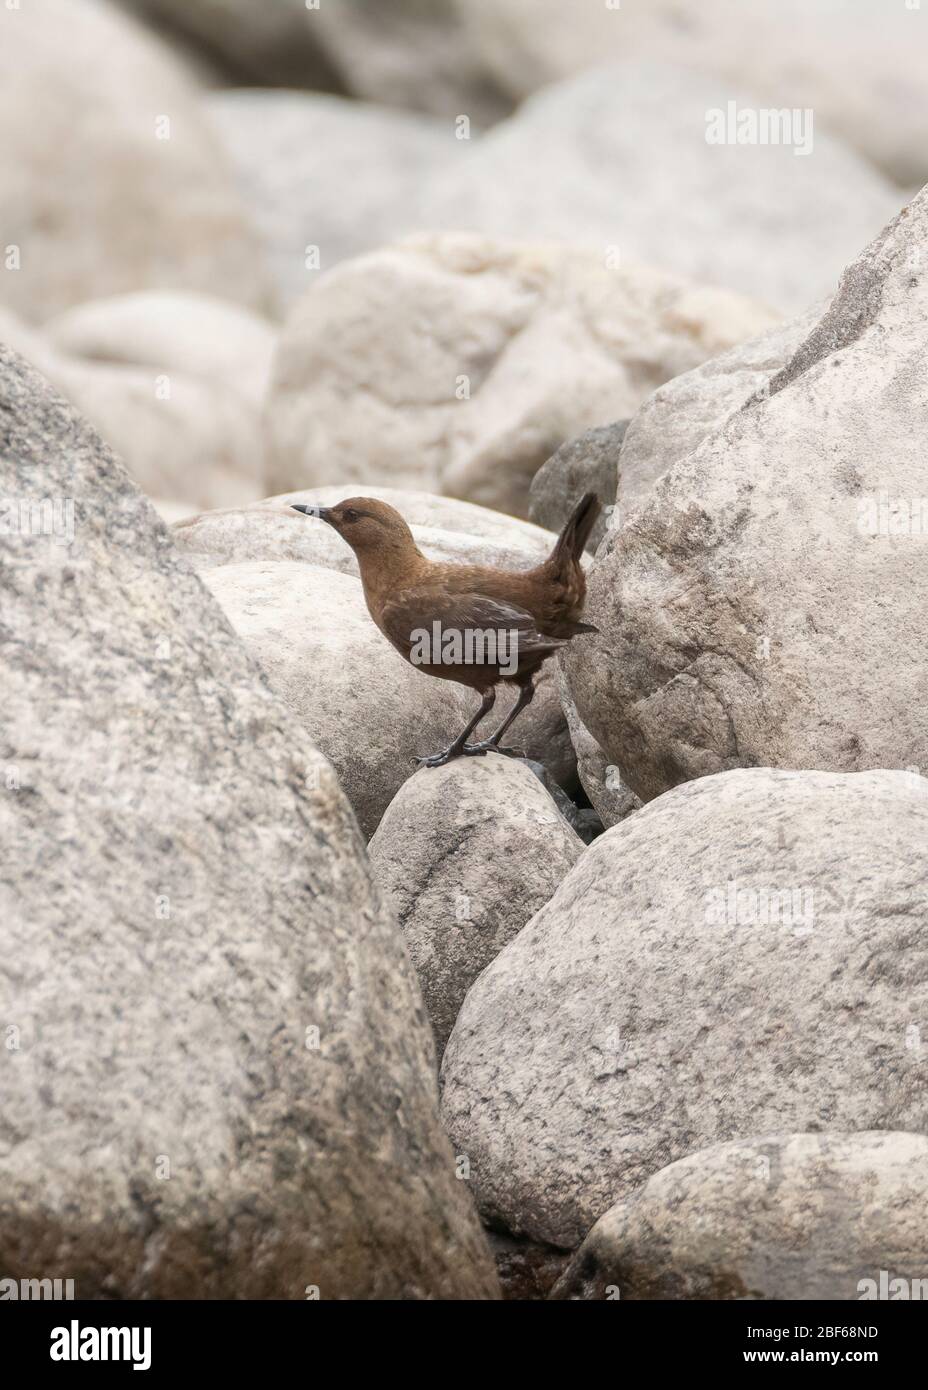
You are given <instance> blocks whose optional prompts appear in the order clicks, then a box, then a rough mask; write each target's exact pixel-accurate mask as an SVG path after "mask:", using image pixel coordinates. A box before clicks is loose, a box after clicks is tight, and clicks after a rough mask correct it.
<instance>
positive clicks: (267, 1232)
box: [0, 349, 495, 1299]
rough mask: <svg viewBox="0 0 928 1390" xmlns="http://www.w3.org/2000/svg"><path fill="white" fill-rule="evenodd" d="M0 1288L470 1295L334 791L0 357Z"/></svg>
mask: <svg viewBox="0 0 928 1390" xmlns="http://www.w3.org/2000/svg"><path fill="white" fill-rule="evenodd" d="M0 460H2V465H0V466H2V472H3V494H4V496H5V497H6V498H7V499H13V500H12V502H10V501H8V502H7V504H6V506H5V507H4V510H3V529H4V532H5V534H4V537H3V550H4V584H3V587H2V590H0V632H2V638H3V641H2V647H3V650H2V661H3V668H4V710H3V713H4V718H3V733H2V739H0V741H2V753H0V761H2V764H3V769H4V785H5V790H4V793H3V795H2V797H0V837H2V842H3V847H4V850H3V860H2V870H0V1018H2V1020H3V1027H4V1043H5V1046H4V1047H3V1049H2V1051H0V1058H2V1062H0V1065H2V1071H3V1075H2V1084H0V1133H2V1136H3V1138H2V1142H0V1267H2V1269H3V1272H4V1274H5V1275H8V1276H10V1277H13V1278H17V1277H22V1278H25V1277H33V1276H34V1275H35V1274H36V1272H37V1271H38V1272H40V1273H41V1274H42V1275H43V1277H48V1278H54V1277H62V1278H69V1279H73V1280H74V1283H75V1290H76V1293H77V1296H78V1297H80V1298H85V1299H99V1298H132V1299H137V1298H170V1297H174V1298H188V1299H189V1298H206V1297H209V1298H294V1299H302V1298H305V1297H306V1296H307V1291H308V1288H309V1286H315V1287H316V1288H317V1289H318V1292H319V1296H321V1297H323V1298H347V1297H352V1298H375V1297H383V1298H404V1297H413V1298H415V1297H418V1298H436V1297H448V1298H479V1297H484V1296H491V1295H492V1294H493V1293H494V1289H495V1279H494V1276H493V1273H492V1268H491V1265H490V1262H489V1257H488V1253H487V1250H486V1247H485V1244H484V1241H483V1238H482V1234H481V1232H480V1229H479V1225H478V1223H477V1221H476V1218H475V1215H474V1212H473V1209H472V1204H471V1198H470V1195H469V1191H468V1189H467V1187H466V1185H465V1184H464V1183H463V1182H460V1181H458V1180H457V1178H456V1176H455V1169H454V1160H453V1155H452V1153H451V1150H450V1148H449V1146H448V1143H447V1141H446V1139H445V1138H444V1137H443V1135H442V1132H441V1129H440V1127H439V1123H438V1116H437V1093H436V1081H435V1075H434V1053H433V1048H432V1043H431V1038H430V1036H429V1030H428V1023H427V1020H426V1018H425V1015H424V1012H423V1009H422V1003H421V997H420V995H419V991H418V985H417V983H416V980H415V974H414V971H413V969H412V966H411V964H410V962H409V961H408V958H407V956H406V953H405V950H404V948H403V945H402V939H401V936H400V933H399V928H398V926H397V924H396V923H395V921H394V919H393V918H392V916H391V915H390V914H389V913H388V912H387V911H386V910H385V908H384V907H383V905H382V900H381V898H380V896H379V893H378V891H377V890H376V888H375V886H374V884H373V882H372V880H371V878H370V874H369V870H368V867H367V865H366V862H365V856H364V852H363V847H362V843H361V840H360V838H359V836H358V833H357V827H356V824H355V820H354V817H353V816H352V814H351V811H350V809H349V806H348V803H347V801H346V799H345V797H344V795H343V794H342V792H341V791H340V789H339V787H338V784H337V782H336V780H335V777H334V775H333V773H332V770H331V768H330V767H329V765H328V764H327V763H326V762H325V760H324V759H323V758H322V757H321V756H320V755H319V754H317V753H316V752H315V751H314V750H313V748H312V747H311V745H310V743H309V741H308V739H307V738H306V736H305V734H304V733H303V732H302V731H301V730H300V728H299V726H298V724H297V723H296V721H295V720H294V719H293V718H292V716H291V715H290V714H289V712H288V711H287V710H286V708H285V707H284V705H283V704H282V702H281V701H279V700H278V699H277V697H276V696H274V695H272V693H271V692H270V690H269V689H268V687H267V685H266V683H265V681H264V680H263V679H262V677H261V675H260V673H259V672H258V670H257V669H256V667H255V665H254V664H253V662H252V661H251V660H250V659H249V657H248V656H247V654H246V652H245V650H244V648H243V647H242V645H241V643H240V642H239V641H238V640H237V638H236V637H235V634H234V632H233V631H232V629H231V628H230V626H229V624H228V623H227V622H226V621H225V619H224V618H223V615H222V613H221V611H220V610H219V609H218V607H217V606H216V604H215V603H214V602H213V601H212V599H211V598H210V597H209V595H208V594H207V593H206V592H205V590H204V589H203V587H202V585H201V584H200V582H199V580H198V579H197V578H196V576H195V575H194V574H193V573H192V571H191V570H190V567H189V565H188V564H187V563H186V562H185V561H184V560H182V559H181V558H180V557H178V556H177V554H176V552H175V550H174V547H173V546H172V545H171V542H170V538H169V535H168V532H167V531H166V529H165V528H164V526H163V525H162V524H161V523H160V522H159V521H158V519H157V517H156V516H155V514H154V513H153V511H152V510H151V508H150V507H149V505H148V504H147V503H146V502H145V501H144V499H143V498H142V497H141V495H140V494H139V493H138V492H137V491H136V489H135V488H134V487H133V486H132V485H131V483H130V482H129V480H128V478H127V476H126V474H125V473H124V472H123V470H122V469H121V468H120V467H119V465H118V464H117V462H116V461H115V459H114V457H113V455H112V454H111V453H110V451H109V450H108V449H107V448H106V446H105V445H104V444H103V443H102V442H101V440H100V439H99V438H98V437H97V436H96V435H95V434H94V433H93V432H92V430H91V429H90V428H89V427H88V426H87V425H86V424H85V423H84V422H83V421H82V420H81V419H80V417H79V416H78V415H77V414H76V413H75V412H74V410H73V409H72V408H71V407H70V406H69V405H67V404H66V403H65V402H64V400H63V399H62V398H60V397H59V396H57V395H56V394H54V393H53V392H52V391H51V390H50V388H49V387H48V386H47V384H46V383H45V382H44V381H43V379H42V378H41V377H40V376H39V375H38V374H37V373H36V372H35V371H33V370H32V369H31V368H29V367H27V366H26V364H25V363H24V362H23V361H22V359H20V358H17V357H15V356H14V355H13V354H11V353H10V352H9V351H7V350H6V349H2V350H0Z"/></svg>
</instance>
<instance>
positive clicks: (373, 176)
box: [206, 89, 459, 312]
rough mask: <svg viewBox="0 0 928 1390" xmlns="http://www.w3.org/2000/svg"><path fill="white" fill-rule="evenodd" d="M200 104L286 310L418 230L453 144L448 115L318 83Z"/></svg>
mask: <svg viewBox="0 0 928 1390" xmlns="http://www.w3.org/2000/svg"><path fill="white" fill-rule="evenodd" d="M206 110H207V112H208V115H209V118H210V121H211V123H212V126H213V129H214V130H215V131H216V134H217V136H218V138H219V141H220V143H221V145H222V148H223V151H224V152H225V155H226V157H227V159H228V162H229V164H230V166H231V167H232V168H233V169H234V170H235V171H236V175H237V177H238V180H239V187H240V189H241V193H242V197H243V199H244V201H245V203H246V205H247V207H248V208H249V209H250V211H251V215H252V217H253V219H254V222H255V225H256V227H257V228H258V231H259V233H260V235H261V238H262V241H263V243H264V247H265V252H266V255H267V259H268V263H269V265H270V267H271V270H272V272H273V276H274V283H275V287H276V298H277V303H278V305H279V307H280V309H281V311H282V312H286V311H287V310H288V309H289V308H291V307H292V305H293V304H294V303H295V302H296V301H297V300H298V299H299V298H300V296H301V295H302V294H305V293H306V291H307V290H309V289H311V288H312V286H313V282H314V281H315V280H316V279H318V277H319V276H320V275H321V274H323V273H324V272H325V271H327V270H330V269H331V268H332V266H333V265H336V264H337V263H338V262H339V261H342V260H346V259H348V258H349V257H351V256H357V255H361V254H363V253H364V252H365V251H371V250H373V249H374V248H375V247H378V246H382V245H384V244H386V243H389V242H391V241H395V240H396V238H397V237H400V236H403V235H405V234H406V233H408V232H414V231H417V230H418V229H419V226H420V224H419V221H418V218H417V215H416V201H417V199H418V197H419V192H420V190H421V188H422V187H423V185H425V184H428V183H429V182H431V180H432V179H434V178H435V176H436V174H437V173H438V171H439V170H443V169H444V168H445V167H446V166H447V164H448V161H449V160H450V159H453V158H454V156H455V154H456V152H457V150H458V148H459V145H458V142H457V141H456V140H455V138H454V127H453V125H452V123H451V122H450V121H437V120H434V119H432V118H430V117H428V116H421V115H417V114H415V113H413V112H410V111H391V110H390V109H389V108H387V107H382V106H374V105H372V104H371V105H368V104H366V103H363V102H357V101H347V100H345V99H344V98H342V97H336V96H321V95H320V94H318V93H315V92H275V91H250V90H245V91H242V90H234V89H233V90H232V91H228V92H218V93H216V94H215V95H212V96H210V97H209V98H208V99H207V103H206Z"/></svg>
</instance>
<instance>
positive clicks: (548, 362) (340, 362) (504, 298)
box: [268, 235, 774, 516]
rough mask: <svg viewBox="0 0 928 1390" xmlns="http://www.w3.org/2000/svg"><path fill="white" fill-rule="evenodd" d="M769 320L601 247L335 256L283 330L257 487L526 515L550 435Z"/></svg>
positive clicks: (410, 249) (583, 423)
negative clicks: (334, 488)
mask: <svg viewBox="0 0 928 1390" xmlns="http://www.w3.org/2000/svg"><path fill="white" fill-rule="evenodd" d="M773 320H774V316H773V315H772V314H770V313H769V312H768V311H767V310H765V309H762V308H760V307H759V306H757V305H756V304H754V303H752V302H750V301H748V300H746V299H744V298H742V297H741V296H740V295H735V294H731V293H728V292H727V291H723V290H709V289H705V288H704V287H702V286H698V285H694V284H691V283H689V282H688V281H683V280H679V279H675V278H674V277H672V276H669V275H665V274H662V273H661V272H658V271H654V270H650V269H648V268H647V267H644V266H631V265H624V264H623V265H622V266H620V267H617V268H614V269H610V268H609V267H608V265H607V261H606V257H605V253H604V252H597V251H595V250H586V249H578V248H576V247H566V246H558V245H523V244H514V243H501V242H493V241H488V240H486V239H485V238H483V237H475V236H456V235H447V236H441V237H421V238H416V239H413V240H411V241H409V242H406V243H404V244H402V245H400V246H393V247H389V248H386V249H384V250H382V251H378V252H375V253H373V254H371V255H368V256H362V257H359V258H358V259H357V260H354V261H348V262H344V263H343V264H342V265H339V266H336V267H335V269H334V271H332V272H331V273H329V274H327V275H325V276H323V277H322V278H321V279H320V280H319V281H317V283H316V285H315V287H314V289H312V290H311V291H310V292H309V293H308V294H307V295H305V296H304V298H303V299H302V300H301V301H300V303H299V304H298V306H297V308H296V309H295V311H294V313H293V315H292V316H291V318H290V320H289V321H288V323H287V324H286V326H285V328H284V330H283V333H282V336H281V342H280V348H279V351H278V355H277V359H276V363H275V368H274V380H273V384H272V388H271V394H270V400H269V407H268V421H269V426H268V427H269V431H270V438H271V450H272V457H271V463H270V467H271V482H272V485H273V486H275V487H276V488H278V489H280V490H281V491H282V490H283V489H285V488H288V487H301V488H309V487H311V486H313V485H316V484H319V483H326V482H335V481H339V482H341V481H345V480H354V481H355V482H356V483H358V484H362V483H367V482H373V483H382V484H387V485H392V486H394V487H409V488H424V489H425V490H426V491H432V492H444V493H448V494H449V495H451V496H454V497H462V498H465V499H466V500H468V501H472V502H479V503H481V504H482V505H484V506H488V507H494V508H496V509H497V510H498V511H504V512H511V513H513V514H515V515H520V516H525V515H526V514H527V510H528V490H529V485H530V483H531V480H532V477H533V476H534V474H535V472H536V471H537V469H538V468H539V467H540V466H541V464H542V463H544V461H545V459H547V458H548V457H549V456H550V454H551V453H552V452H553V451H554V450H555V449H556V448H558V447H559V446H560V445H561V444H562V443H563V442H564V440H565V439H569V438H572V437H573V436H574V435H577V434H579V433H580V432H581V431H582V430H584V429H586V428H588V427H592V426H594V425H603V424H607V423H609V422H610V421H612V420H615V419H616V418H618V417H625V416H628V415H630V414H631V413H632V412H633V411H634V410H635V409H636V408H637V407H638V405H639V404H640V403H641V401H642V400H643V399H644V397H645V396H646V395H647V394H648V393H649V391H651V390H653V388H654V387H655V386H657V385H659V384H660V383H661V382H662V381H666V380H667V379H668V378H670V377H673V376H677V375H679V374H680V372H683V371H687V370H688V369H689V368H690V367H692V366H696V365H697V363H699V362H701V361H704V360H705V359H706V358H707V357H710V356H713V355H714V354H716V353H718V352H721V351H723V350H724V349H725V348H727V347H730V346H732V345H733V344H734V343H736V342H740V341H741V340H742V339H744V338H746V337H750V336H752V334H754V333H756V332H759V331H761V329H763V328H765V327H768V326H769V325H770V324H771V323H772V322H773ZM358 490H363V489H361V488H360V487H359V489H358Z"/></svg>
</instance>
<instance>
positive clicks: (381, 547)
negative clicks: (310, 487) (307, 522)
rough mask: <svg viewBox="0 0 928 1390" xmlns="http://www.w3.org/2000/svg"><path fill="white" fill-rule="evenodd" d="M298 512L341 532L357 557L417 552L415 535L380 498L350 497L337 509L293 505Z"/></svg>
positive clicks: (336, 507) (335, 507)
mask: <svg viewBox="0 0 928 1390" xmlns="http://www.w3.org/2000/svg"><path fill="white" fill-rule="evenodd" d="M290 505H291V506H292V507H293V510H294V511H297V512H304V513H305V514H306V516H316V517H318V518H319V520H320V521H324V522H326V524H327V525H329V526H331V527H332V529H333V531H337V532H338V534H339V535H340V536H341V538H342V540H345V541H347V542H348V544H349V545H350V546H351V548H352V550H353V551H354V552H355V554H357V555H376V554H378V553H385V552H390V551H394V552H396V551H403V550H406V549H408V548H409V547H412V549H413V550H415V549H416V543H415V541H414V540H413V535H412V532H411V531H410V529H409V527H408V526H407V525H406V522H405V521H404V520H403V518H402V517H401V516H400V514H399V512H398V511H397V510H396V508H395V507H391V506H390V505H389V504H388V503H387V502H381V501H379V500H378V498H376V497H348V498H346V500H345V501H344V502H339V503H337V505H336V506H334V507H316V506H313V505H312V504H311V503H303V502H291V504H290Z"/></svg>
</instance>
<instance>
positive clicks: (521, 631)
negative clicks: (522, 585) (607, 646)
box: [381, 588, 565, 661]
mask: <svg viewBox="0 0 928 1390" xmlns="http://www.w3.org/2000/svg"><path fill="white" fill-rule="evenodd" d="M381 621H382V624H383V630H384V632H385V633H386V634H387V636H388V637H389V638H390V640H391V642H393V643H394V645H395V646H397V647H400V648H401V649H404V650H406V651H407V652H408V651H410V650H411V649H412V648H413V646H414V645H415V644H416V643H417V642H421V640H422V635H423V634H425V635H427V637H428V640H429V641H430V642H431V643H432V645H433V647H434V642H435V637H436V633H435V629H434V626H433V625H434V624H435V623H436V622H438V623H439V625H440V632H441V635H442V637H440V638H439V640H442V638H443V637H444V635H445V634H453V633H460V634H462V636H463V635H465V634H468V633H478V632H480V633H489V632H492V633H496V634H501V633H505V634H506V640H507V641H508V643H509V648H510V649H512V648H515V649H516V650H517V652H518V655H519V659H520V661H521V660H523V659H524V658H526V657H530V656H546V655H549V654H550V653H551V652H554V651H557V649H558V648H559V647H563V646H564V645H565V642H564V639H562V638H560V637H547V636H545V634H544V633H542V632H539V631H538V628H537V627H536V625H535V619H534V618H533V617H532V615H531V613H527V612H526V611H525V609H524V608H519V607H518V606H517V605H516V604H512V603H507V602H504V601H502V600H500V599H496V598H490V597H489V595H487V594H481V593H451V594H449V593H448V592H447V591H446V590H445V589H441V588H435V589H423V588H415V589H408V590H405V591H400V592H399V593H397V594H396V595H395V596H394V597H393V598H392V599H390V600H388V602H387V603H386V604H385V605H384V608H383V611H382V617H381Z"/></svg>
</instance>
